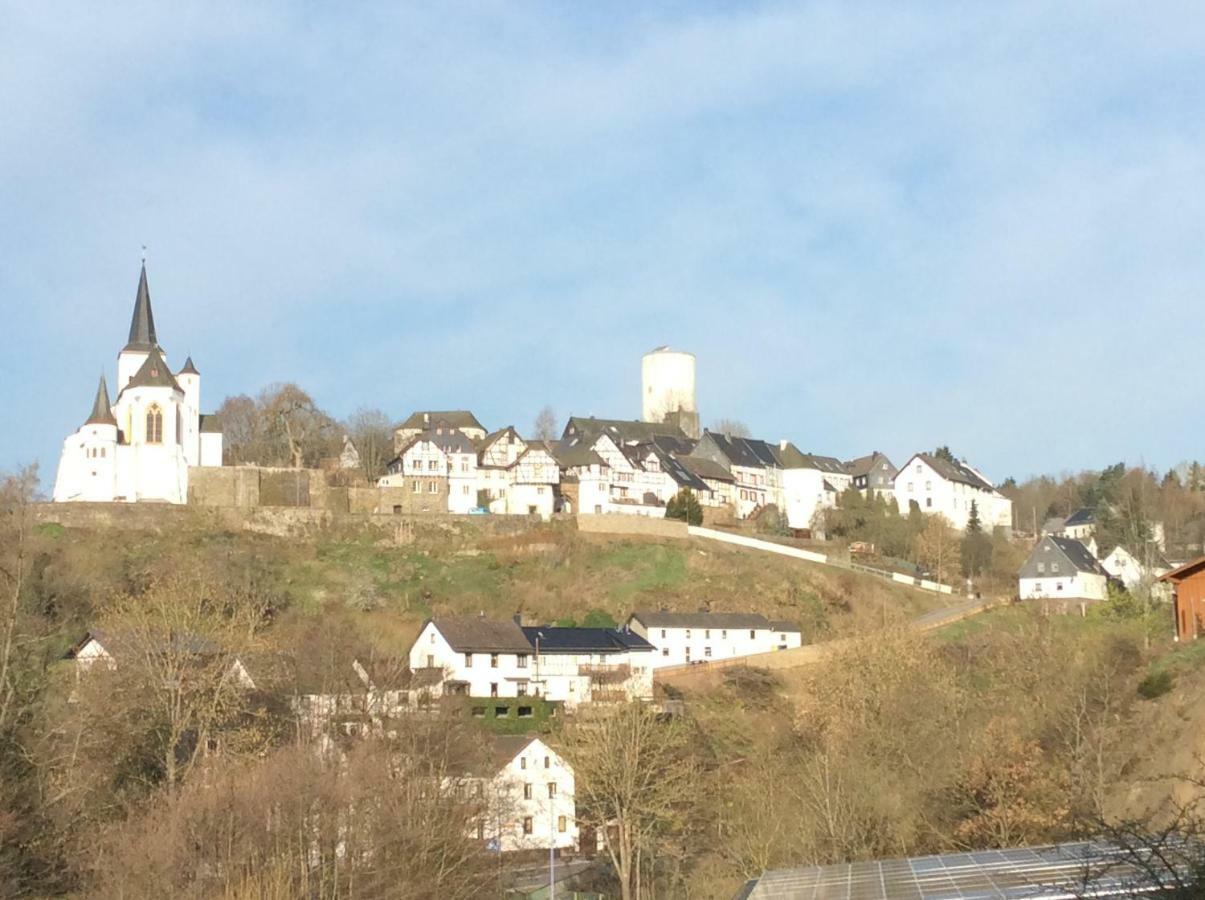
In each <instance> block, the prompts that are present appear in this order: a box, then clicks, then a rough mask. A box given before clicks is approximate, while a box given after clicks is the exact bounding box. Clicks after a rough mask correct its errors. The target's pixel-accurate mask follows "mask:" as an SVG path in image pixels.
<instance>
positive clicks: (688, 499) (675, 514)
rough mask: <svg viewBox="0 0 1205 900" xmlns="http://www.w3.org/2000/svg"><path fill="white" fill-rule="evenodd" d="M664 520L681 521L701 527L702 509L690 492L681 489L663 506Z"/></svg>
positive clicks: (696, 498) (697, 499)
mask: <svg viewBox="0 0 1205 900" xmlns="http://www.w3.org/2000/svg"><path fill="white" fill-rule="evenodd" d="M665 518H667V519H681V520H682V521H684V522H686V524H687V525H702V524H703V507H702V506H701V505H700V504H699V498H698V497H696V496H695V495H694V493H693V492H692V491H689V490H687V489H686V488H683V489H682V490H680V491H678V493H676V494H674V496H673V497H672V498H670V501H669V503H667V504H665Z"/></svg>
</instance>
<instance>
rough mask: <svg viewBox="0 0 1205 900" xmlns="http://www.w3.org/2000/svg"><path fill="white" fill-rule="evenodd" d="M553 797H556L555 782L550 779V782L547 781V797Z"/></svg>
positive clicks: (550, 798)
mask: <svg viewBox="0 0 1205 900" xmlns="http://www.w3.org/2000/svg"><path fill="white" fill-rule="evenodd" d="M555 797H556V782H555V781H550V782H548V799H549V800H552V799H553V798H555Z"/></svg>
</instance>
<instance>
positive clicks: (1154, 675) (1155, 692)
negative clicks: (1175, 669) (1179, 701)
mask: <svg viewBox="0 0 1205 900" xmlns="http://www.w3.org/2000/svg"><path fill="white" fill-rule="evenodd" d="M1174 683H1175V679H1174V678H1173V677H1172V673H1171V672H1170V671H1168V670H1167V669H1160V670H1159V671H1158V672H1151V673H1150V674H1149V675H1147V676H1146V678H1144V679H1142V681H1140V682H1138V695H1139V696H1140V697H1144V698H1146V699H1147V700H1154V699H1155V698H1156V697H1162V696H1163V695H1164V694H1166V693H1167V692H1168V691H1170V690H1171V689H1172V685H1173V684H1174Z"/></svg>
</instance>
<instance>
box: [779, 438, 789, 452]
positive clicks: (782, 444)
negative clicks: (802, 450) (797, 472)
mask: <svg viewBox="0 0 1205 900" xmlns="http://www.w3.org/2000/svg"><path fill="white" fill-rule="evenodd" d="M778 449H779V450H786V449H787V439H786V438H783V439H782V440H781V441H779V442H778Z"/></svg>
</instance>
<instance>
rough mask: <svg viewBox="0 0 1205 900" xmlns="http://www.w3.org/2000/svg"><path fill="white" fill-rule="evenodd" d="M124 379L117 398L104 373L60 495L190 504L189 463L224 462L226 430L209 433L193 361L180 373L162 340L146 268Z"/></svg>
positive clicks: (68, 456) (70, 454)
mask: <svg viewBox="0 0 1205 900" xmlns="http://www.w3.org/2000/svg"><path fill="white" fill-rule="evenodd" d="M117 379H118V380H117V386H116V387H117V399H116V402H115V403H113V404H110V401H109V392H108V387H107V385H106V384H105V381H104V379H103V378H102V379H101V383H100V386H99V387H98V389H97V393H96V399H95V401H94V403H93V410H92V415H91V416H89V418H88V420H87V422H85V424H84V425H83V426H81V427H80V428H79V429H78V430H76V431H75V432H73V433H71V434H70V435H68V436H67V438H66V440H64V441H63V449H62V453H61V455H60V457H59V468H58V472H57V475H56V477H55V483H54V494H53V496H54V500H55V501H56V502H70V501H93V502H112V501H120V502H128V503H133V502H138V501H161V502H166V503H186V502H187V501H188V469H189V467H190V466H219V465H221V464H222V434H221V432H220V430H217V429H215V428H207V429H206V430H205V431H204V432H202V427H201V421H202V416H201V412H200V405H201V376H200V373H199V372H197V370H196V369H195V368H194V367H193V365H192V360H191V359H189V360H187V361H186V362H185V364H184V366H183V367H182V368H181V369H180V371H179V372H176V373H174V374H173V373H172V372H171V371H170V369H169V368H168V364H167V359H166V356H165V354H164V353H163V350H162V348H161V347H159V345H158V343H157V342H156V338H155V330H154V318H153V316H152V315H151V309H150V292H149V289H148V287H147V281H146V268H145V267H144V268H143V270H142V273H141V275H140V278H139V285H138V295H137V298H136V299H135V303H134V320H133V322H132V323H131V327H130V342H129V343H128V344H127V345H126V346H125V348H123V349H122V351H121V352H120V353H119V354H118V357H117ZM211 421H212V420H211Z"/></svg>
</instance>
